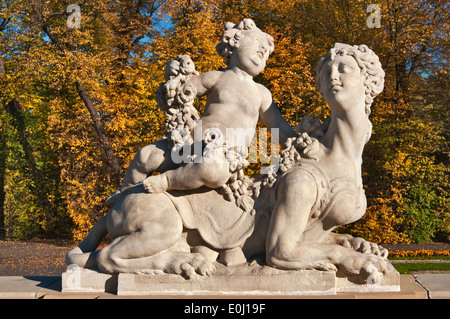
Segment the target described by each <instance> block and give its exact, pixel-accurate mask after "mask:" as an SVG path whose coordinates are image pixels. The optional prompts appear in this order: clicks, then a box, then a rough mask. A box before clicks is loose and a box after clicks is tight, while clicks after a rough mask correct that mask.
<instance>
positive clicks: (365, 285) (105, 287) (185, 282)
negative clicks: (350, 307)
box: [61, 262, 400, 296]
mask: <svg viewBox="0 0 450 319" xmlns="http://www.w3.org/2000/svg"><path fill="white" fill-rule="evenodd" d="M216 268H217V270H216V272H215V274H214V275H213V276H211V277H204V276H195V277H193V278H191V279H186V278H184V277H182V276H179V275H170V274H163V273H161V274H152V275H137V274H119V275H108V274H104V273H101V272H99V271H98V270H90V269H83V268H79V267H75V266H69V267H68V270H67V271H66V272H65V273H63V274H62V278H61V279H62V292H64V293H78V292H84V293H96V292H97V293H103V292H106V293H113V294H117V295H119V296H143V295H158V296H173V295H185V296H200V295H203V296H250V295H251V296H303V295H316V296H318V295H335V294H336V293H346V292H347V293H348V292H350V293H376V292H399V291H400V274H399V273H398V272H397V271H395V269H394V271H391V272H388V273H387V274H386V275H384V276H382V277H380V278H377V280H373V278H359V277H356V276H354V277H350V278H348V277H340V276H339V275H338V276H336V273H335V272H332V271H329V272H326V271H317V270H300V271H286V270H279V269H275V268H271V267H267V266H262V265H259V264H258V263H256V262H253V263H252V264H250V265H249V264H241V265H236V266H228V267H225V266H224V265H222V264H220V263H216ZM392 269H393V268H392Z"/></svg>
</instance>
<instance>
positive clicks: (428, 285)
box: [0, 274, 450, 299]
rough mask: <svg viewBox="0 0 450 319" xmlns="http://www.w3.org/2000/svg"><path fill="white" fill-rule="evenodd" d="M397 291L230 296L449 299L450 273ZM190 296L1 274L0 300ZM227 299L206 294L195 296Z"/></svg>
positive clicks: (410, 281) (415, 279) (422, 277)
mask: <svg viewBox="0 0 450 319" xmlns="http://www.w3.org/2000/svg"><path fill="white" fill-rule="evenodd" d="M400 287H401V291H399V292H366V293H354V292H353V293H352V292H347V293H338V294H336V295H332V296H330V295H326V296H280V295H276V296H270V295H264V296H251V295H245V296H241V297H239V296H233V297H232V299H249V298H250V299H260V298H263V299H273V298H275V299H450V275H448V274H417V275H414V276H413V275H401V277H400ZM161 298H164V299H186V298H187V299H190V298H192V296H186V295H179V296H178V295H173V296H159V295H149V296H125V297H121V296H117V295H114V294H110V293H99V292H92V293H62V292H61V277H60V276H0V299H161ZM211 298H213V299H228V298H229V297H224V296H215V295H205V296H196V297H195V299H211Z"/></svg>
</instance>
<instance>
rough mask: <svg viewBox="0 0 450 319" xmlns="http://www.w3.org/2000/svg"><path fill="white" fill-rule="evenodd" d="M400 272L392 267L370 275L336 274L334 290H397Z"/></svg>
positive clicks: (398, 288)
mask: <svg viewBox="0 0 450 319" xmlns="http://www.w3.org/2000/svg"><path fill="white" fill-rule="evenodd" d="M398 291H400V273H399V272H398V271H397V270H395V268H394V267H390V269H389V270H388V271H387V272H386V273H383V274H382V273H378V274H375V275H370V276H361V275H357V276H356V275H354V276H341V275H339V273H338V274H337V276H336V292H398Z"/></svg>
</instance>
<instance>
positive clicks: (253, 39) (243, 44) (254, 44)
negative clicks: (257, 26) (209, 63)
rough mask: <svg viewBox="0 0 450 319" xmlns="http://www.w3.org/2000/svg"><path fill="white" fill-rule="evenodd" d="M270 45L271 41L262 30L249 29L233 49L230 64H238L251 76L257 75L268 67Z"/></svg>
mask: <svg viewBox="0 0 450 319" xmlns="http://www.w3.org/2000/svg"><path fill="white" fill-rule="evenodd" d="M269 47H270V46H269V42H268V40H267V38H266V36H265V35H264V34H263V33H262V32H259V31H254V32H251V31H247V32H245V35H244V36H243V37H242V38H241V39H239V43H238V45H237V46H236V47H235V49H234V50H233V55H232V57H231V60H230V66H231V67H233V66H237V67H239V68H241V69H243V70H244V71H245V72H247V73H248V74H250V75H251V76H256V75H258V74H259V73H261V72H262V70H264V68H265V67H266V61H267V59H268V58H269V54H270V52H269Z"/></svg>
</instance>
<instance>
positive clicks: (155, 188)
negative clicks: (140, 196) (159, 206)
mask: <svg viewBox="0 0 450 319" xmlns="http://www.w3.org/2000/svg"><path fill="white" fill-rule="evenodd" d="M142 184H143V185H144V188H145V190H146V191H147V192H149V193H162V192H164V191H165V190H167V187H168V185H167V178H165V176H163V175H155V176H150V177H147V178H146V179H144V181H143V182H142Z"/></svg>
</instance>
